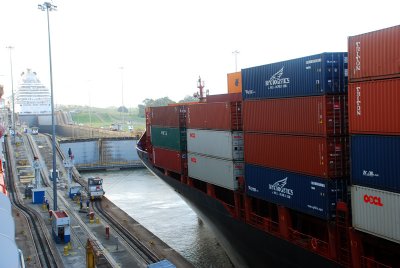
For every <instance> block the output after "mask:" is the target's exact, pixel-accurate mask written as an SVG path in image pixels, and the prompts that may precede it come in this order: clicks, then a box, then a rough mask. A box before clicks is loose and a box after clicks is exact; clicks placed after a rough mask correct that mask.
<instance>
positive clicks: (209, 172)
mask: <svg viewBox="0 0 400 268" xmlns="http://www.w3.org/2000/svg"><path fill="white" fill-rule="evenodd" d="M188 173H189V177H192V178H195V179H198V180H201V181H205V182H208V183H211V184H214V185H218V186H220V187H223V188H226V189H229V190H237V188H238V178H239V177H241V176H243V174H244V163H243V162H242V161H232V160H225V159H219V158H214V157H208V156H204V155H199V154H194V153H188Z"/></svg>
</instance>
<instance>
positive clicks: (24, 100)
mask: <svg viewBox="0 0 400 268" xmlns="http://www.w3.org/2000/svg"><path fill="white" fill-rule="evenodd" d="M15 95H16V96H15V102H16V106H15V111H16V113H17V114H19V115H20V116H21V115H49V114H51V95H50V90H49V89H48V88H47V87H45V86H44V85H43V84H42V83H41V82H40V80H39V78H38V77H37V74H36V72H33V71H32V70H31V69H27V70H26V71H25V72H22V73H21V80H20V82H19V85H18V90H17V92H16V94H15Z"/></svg>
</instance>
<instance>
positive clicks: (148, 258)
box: [93, 200, 160, 264]
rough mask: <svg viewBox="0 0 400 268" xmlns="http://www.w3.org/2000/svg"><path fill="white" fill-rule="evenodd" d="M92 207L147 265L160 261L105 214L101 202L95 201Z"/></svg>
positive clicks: (119, 224)
mask: <svg viewBox="0 0 400 268" xmlns="http://www.w3.org/2000/svg"><path fill="white" fill-rule="evenodd" d="M93 203H94V205H93V207H94V208H95V211H96V212H97V213H98V214H99V215H101V216H102V217H103V218H105V219H106V220H107V222H108V223H109V224H110V225H111V226H112V227H113V229H114V230H115V231H116V232H117V233H118V235H119V236H120V237H121V238H122V239H124V241H125V242H126V243H127V244H128V245H129V246H130V247H131V248H132V249H133V250H134V251H135V252H136V253H137V254H138V255H139V256H140V257H141V258H142V259H143V260H144V261H145V262H146V263H147V264H151V263H154V262H157V261H160V258H159V257H158V256H157V255H155V254H154V253H153V252H152V251H151V250H150V249H149V248H147V247H146V245H144V244H143V243H142V242H141V241H140V240H139V239H137V238H136V237H135V236H133V235H132V234H131V233H130V232H129V231H128V230H127V229H126V228H125V227H124V226H122V224H121V223H119V222H118V221H117V220H115V219H114V218H113V217H112V216H111V215H110V214H109V213H107V212H106V211H105V210H104V209H103V208H102V205H101V200H95V201H94V202H93Z"/></svg>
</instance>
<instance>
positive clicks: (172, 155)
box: [153, 147, 186, 174]
mask: <svg viewBox="0 0 400 268" xmlns="http://www.w3.org/2000/svg"><path fill="white" fill-rule="evenodd" d="M185 159H186V158H183V157H182V153H181V152H180V151H172V150H168V149H164V148H157V147H154V148H153V163H154V165H155V166H156V167H160V168H163V169H165V170H168V171H173V172H176V173H179V174H180V173H181V172H182V165H183V161H184V160H185Z"/></svg>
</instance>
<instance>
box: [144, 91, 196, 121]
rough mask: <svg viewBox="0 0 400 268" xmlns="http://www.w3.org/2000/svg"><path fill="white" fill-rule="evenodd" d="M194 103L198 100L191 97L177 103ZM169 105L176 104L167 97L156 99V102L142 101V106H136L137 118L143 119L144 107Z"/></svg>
mask: <svg viewBox="0 0 400 268" xmlns="http://www.w3.org/2000/svg"><path fill="white" fill-rule="evenodd" d="M195 101H199V99H198V98H195V97H193V96H189V95H187V96H186V97H185V98H183V100H180V101H179V103H182V102H195ZM170 103H176V102H175V101H173V100H171V99H170V98H168V97H164V98H160V99H156V100H153V99H145V100H144V101H142V104H139V105H138V109H139V117H145V113H144V110H145V108H146V107H155V106H167V105H168V104H170Z"/></svg>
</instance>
